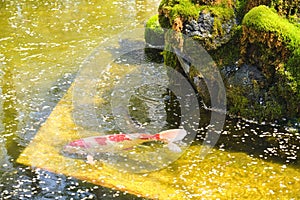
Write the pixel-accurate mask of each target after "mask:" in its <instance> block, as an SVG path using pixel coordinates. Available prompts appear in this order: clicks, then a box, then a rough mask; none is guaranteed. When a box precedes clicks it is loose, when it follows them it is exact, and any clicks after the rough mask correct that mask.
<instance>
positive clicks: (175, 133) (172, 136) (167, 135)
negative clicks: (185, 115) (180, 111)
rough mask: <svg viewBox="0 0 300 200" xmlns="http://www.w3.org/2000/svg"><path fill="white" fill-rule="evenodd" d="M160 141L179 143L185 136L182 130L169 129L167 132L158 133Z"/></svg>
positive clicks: (185, 133)
mask: <svg viewBox="0 0 300 200" xmlns="http://www.w3.org/2000/svg"><path fill="white" fill-rule="evenodd" d="M158 135H159V138H160V139H161V140H164V141H167V142H169V143H171V142H176V141H181V140H183V138H184V137H185V136H186V135H187V132H186V130H184V129H170V130H167V131H162V132H160V133H158Z"/></svg>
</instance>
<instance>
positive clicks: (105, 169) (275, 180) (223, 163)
mask: <svg viewBox="0 0 300 200" xmlns="http://www.w3.org/2000/svg"><path fill="white" fill-rule="evenodd" d="M78 137H79V136H78V134H77V130H76V126H75V124H74V122H73V120H72V102H71V89H70V90H69V91H68V93H67V94H66V96H65V97H64V98H63V99H62V100H61V101H60V102H59V103H58V105H57V106H56V107H55V109H54V110H53V112H52V113H51V115H50V116H49V118H48V119H47V121H46V122H45V124H44V125H43V126H42V127H41V129H40V130H39V132H38V133H37V134H36V136H35V138H34V140H33V141H32V142H31V143H30V145H29V146H28V147H27V148H26V149H25V150H24V152H23V153H22V154H21V155H20V157H19V158H18V160H17V162H19V163H21V164H24V165H28V166H32V167H38V168H43V169H46V170H49V171H52V172H55V173H62V174H65V175H67V176H72V177H75V178H78V179H81V180H86V181H88V182H91V183H94V184H97V185H101V186H105V187H109V188H114V189H118V190H121V191H127V192H129V193H132V194H136V195H139V196H142V197H148V198H152V199H162V200H166V199H178V200H181V199H202V198H206V199H216V198H220V199H249V198H251V199H275V198H278V199H292V198H294V199H300V172H299V169H297V168H292V167H286V166H284V165H280V164H276V163H268V162H265V161H263V160H260V159H257V158H252V157H249V156H248V155H246V154H244V153H234V152H226V151H220V150H212V152H211V153H209V154H208V155H207V156H206V158H205V159H204V160H202V161H201V158H200V156H199V152H200V149H201V148H200V146H196V145H195V146H191V147H190V148H189V149H188V150H187V151H186V152H185V153H184V154H183V156H182V157H181V158H180V159H179V160H177V161H176V162H174V163H173V164H171V165H169V166H168V167H166V168H164V169H162V170H160V171H155V172H151V173H147V174H134V173H124V172H120V171H119V170H117V169H115V168H114V167H113V166H110V165H108V164H103V165H102V164H100V163H98V164H96V165H94V166H93V165H89V164H87V163H85V161H83V160H78V159H72V158H68V157H64V156H62V155H61V154H60V150H61V148H62V147H63V146H64V145H65V144H66V143H67V142H69V141H71V140H74V139H77V138H78Z"/></svg>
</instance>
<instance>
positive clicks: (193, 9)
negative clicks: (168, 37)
mask: <svg viewBox="0 0 300 200" xmlns="http://www.w3.org/2000/svg"><path fill="white" fill-rule="evenodd" d="M159 10H164V11H165V12H166V13H167V14H168V19H169V25H167V24H166V19H164V16H160V23H161V25H162V27H164V28H165V27H167V26H169V27H170V25H172V23H173V21H174V19H176V18H177V17H180V18H181V19H183V21H186V20H191V19H197V17H198V15H199V6H197V5H195V4H193V3H192V2H191V1H190V0H162V1H161V3H160V5H159Z"/></svg>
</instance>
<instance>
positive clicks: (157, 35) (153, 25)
mask: <svg viewBox="0 0 300 200" xmlns="http://www.w3.org/2000/svg"><path fill="white" fill-rule="evenodd" d="M145 41H146V43H147V44H150V45H153V46H161V45H164V43H165V41H164V30H163V28H162V27H161V26H160V24H159V22H158V15H154V16H152V17H151V18H150V19H149V20H148V21H147V23H146V27H145Z"/></svg>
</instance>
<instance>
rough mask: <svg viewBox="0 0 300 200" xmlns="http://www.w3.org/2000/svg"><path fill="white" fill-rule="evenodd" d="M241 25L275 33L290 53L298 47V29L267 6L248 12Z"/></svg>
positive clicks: (299, 37)
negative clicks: (285, 44)
mask: <svg viewBox="0 0 300 200" xmlns="http://www.w3.org/2000/svg"><path fill="white" fill-rule="evenodd" d="M243 25H246V26H248V27H252V28H254V29H256V30H259V31H264V32H268V31H269V32H272V33H275V34H276V35H277V36H279V37H281V38H282V39H283V40H284V41H285V42H286V43H287V45H288V48H289V49H290V50H292V51H293V50H295V48H297V47H299V45H300V29H299V28H298V27H297V26H295V25H294V24H292V23H290V22H289V21H288V20H287V19H285V18H283V17H280V16H279V15H278V14H277V13H275V12H274V11H273V10H272V9H270V8H269V7H267V6H258V7H255V8H253V9H252V10H250V11H249V12H248V13H247V14H246V15H245V17H244V19H243Z"/></svg>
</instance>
